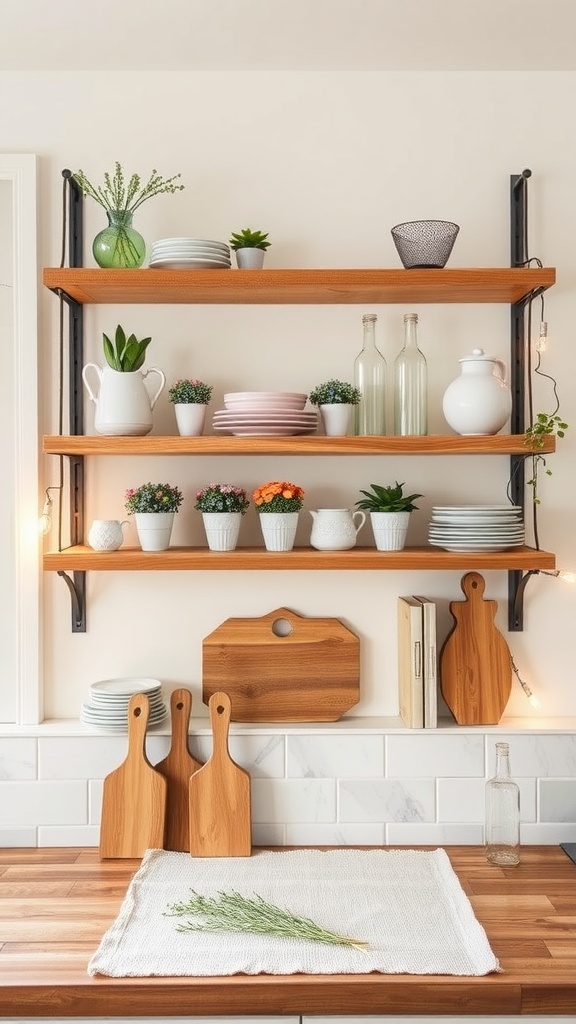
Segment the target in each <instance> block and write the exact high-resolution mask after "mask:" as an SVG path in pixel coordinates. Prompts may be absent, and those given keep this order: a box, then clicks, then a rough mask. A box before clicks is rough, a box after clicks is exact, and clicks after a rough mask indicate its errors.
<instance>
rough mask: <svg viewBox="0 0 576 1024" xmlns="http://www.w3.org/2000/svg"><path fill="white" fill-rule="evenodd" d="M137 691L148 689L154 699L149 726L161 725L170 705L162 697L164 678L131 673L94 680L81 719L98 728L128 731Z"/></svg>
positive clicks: (151, 703) (149, 694)
mask: <svg viewBox="0 0 576 1024" xmlns="http://www.w3.org/2000/svg"><path fill="white" fill-rule="evenodd" d="M135 693H145V694H146V696H147V697H148V699H149V701H150V717H149V719H148V725H149V726H153V725H158V724H159V723H160V722H162V721H163V720H164V719H165V718H166V715H167V714H168V708H167V707H166V705H165V703H164V701H163V700H162V693H161V683H160V680H159V679H140V678H138V677H136V678H134V677H130V678H119V679H99V680H98V681H97V682H95V683H92V684H91V685H90V693H89V697H88V703H86V704H83V705H82V711H81V712H80V720H81V721H82V722H84V724H85V725H90V726H92V727H93V728H94V729H106V730H107V731H112V732H127V731H128V704H129V703H130V698H131V697H132V696H133V694H135Z"/></svg>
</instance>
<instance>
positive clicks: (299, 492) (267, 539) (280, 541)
mask: <svg viewBox="0 0 576 1024" xmlns="http://www.w3.org/2000/svg"><path fill="white" fill-rule="evenodd" d="M252 500H253V502H254V504H255V505H256V510H257V512H258V513H259V520H260V526H261V529H262V536H263V537H264V544H265V545H266V550H267V551H291V550H292V548H293V547H294V540H295V537H296V527H297V526H298V514H299V512H300V509H301V508H302V505H303V503H304V490H303V489H302V487H299V486H298V484H292V483H290V482H289V481H288V480H272V481H271V482H270V483H266V484H261V486H260V487H257V488H256V490H255V491H254V492H253V493H252Z"/></svg>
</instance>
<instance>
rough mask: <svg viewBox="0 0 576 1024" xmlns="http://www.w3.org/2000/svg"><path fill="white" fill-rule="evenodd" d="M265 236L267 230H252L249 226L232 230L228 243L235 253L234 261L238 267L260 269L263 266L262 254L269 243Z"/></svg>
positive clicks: (268, 246) (266, 235)
mask: <svg viewBox="0 0 576 1024" xmlns="http://www.w3.org/2000/svg"><path fill="white" fill-rule="evenodd" d="M267 238H268V232H267V231H266V232H263V231H252V230H251V229H250V228H242V230H241V231H233V232H232V236H231V238H230V240H229V245H230V248H231V249H234V252H235V253H236V263H237V264H238V267H239V268H240V269H243V270H260V269H261V268H262V267H263V266H264V254H265V252H266V249H269V248H270V245H271V243H270V242H268V241H267Z"/></svg>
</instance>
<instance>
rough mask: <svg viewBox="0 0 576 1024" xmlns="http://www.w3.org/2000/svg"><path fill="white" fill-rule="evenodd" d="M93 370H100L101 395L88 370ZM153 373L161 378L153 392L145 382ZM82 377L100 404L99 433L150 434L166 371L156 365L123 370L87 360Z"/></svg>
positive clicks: (97, 408) (115, 434)
mask: <svg viewBox="0 0 576 1024" xmlns="http://www.w3.org/2000/svg"><path fill="white" fill-rule="evenodd" d="M91 369H92V370H94V371H95V372H96V375H97V377H98V381H99V385H100V386H99V389H98V392H97V394H95V393H94V391H93V390H92V388H91V386H90V381H89V379H88V371H89V370H91ZM153 373H155V374H157V375H158V377H159V378H160V385H159V387H158V388H157V390H156V391H155V392H154V394H153V395H150V393H149V391H148V389H147V387H146V385H145V383H144V381H145V379H146V378H147V377H149V376H150V375H151V374H153ZM82 380H83V381H84V384H85V385H86V390H87V391H88V394H89V395H90V399H91V400H92V401H93V402H94V404H95V406H96V415H95V418H94V428H95V430H96V433H97V434H105V435H107V436H118V435H123V434H124V435H130V436H136V435H141V434H149V433H150V431H151V430H152V410H153V408H154V406H155V405H156V402H157V401H158V398H159V397H160V395H161V393H162V391H163V389H164V387H165V386H166V378H165V376H164V374H163V373H162V370H159V369H158V368H157V367H156V366H152V367H151V368H150V369H149V370H144V371H142V370H133V371H131V372H121V371H120V370H113V369H112V367H111V366H104V367H102V366H98V365H97V364H96V363H86V366H85V367H84V368H83V370H82Z"/></svg>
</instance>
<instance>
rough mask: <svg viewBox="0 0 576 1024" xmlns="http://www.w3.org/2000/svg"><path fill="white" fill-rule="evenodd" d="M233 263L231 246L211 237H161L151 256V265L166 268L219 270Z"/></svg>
mask: <svg viewBox="0 0 576 1024" xmlns="http://www.w3.org/2000/svg"><path fill="white" fill-rule="evenodd" d="M231 265H232V264H231V260H230V246H229V245H228V244H227V243H226V242H213V241H212V240H211V239H210V238H160V239H159V240H158V241H157V242H154V244H153V245H152V254H151V256H150V266H151V267H159V268H161V269H164V270H194V269H195V270H219V269H229V268H230V266H231Z"/></svg>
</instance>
